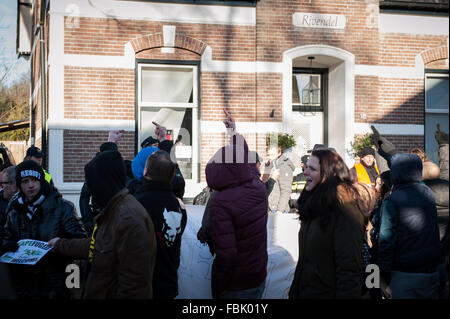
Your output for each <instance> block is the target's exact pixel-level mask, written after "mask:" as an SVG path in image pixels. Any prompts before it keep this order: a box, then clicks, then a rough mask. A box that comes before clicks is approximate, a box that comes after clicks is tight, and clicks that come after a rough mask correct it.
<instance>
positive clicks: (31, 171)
mask: <svg viewBox="0 0 450 319" xmlns="http://www.w3.org/2000/svg"><path fill="white" fill-rule="evenodd" d="M26 177H34V178H36V179H37V180H39V182H40V183H41V192H40V193H44V194H46V193H47V190H48V188H49V187H48V183H47V181H46V180H45V173H44V170H43V169H42V167H41V166H39V164H38V163H36V162H35V161H31V160H27V161H23V162H22V163H20V164H19V165H17V166H16V184H17V187H18V188H19V189H20V185H21V183H22V179H24V178H26Z"/></svg>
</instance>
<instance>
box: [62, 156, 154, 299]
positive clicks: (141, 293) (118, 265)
mask: <svg viewBox="0 0 450 319" xmlns="http://www.w3.org/2000/svg"><path fill="white" fill-rule="evenodd" d="M85 174H86V182H87V184H88V187H89V189H90V190H91V192H92V196H93V199H94V200H95V202H96V203H98V205H99V206H101V207H102V208H103V209H102V211H101V212H100V213H99V214H98V215H97V216H96V217H95V218H94V221H95V224H96V229H95V228H94V232H93V235H92V238H91V239H73V240H68V239H61V240H58V241H57V242H56V244H55V248H54V249H55V251H57V252H59V253H63V254H66V255H70V256H74V257H78V258H85V259H86V258H89V259H90V263H91V267H90V271H89V273H88V276H87V279H86V282H85V283H84V287H83V298H86V299H91V298H95V299H98V298H101V299H104V298H122V299H130V298H139V299H144V298H151V297H152V277H153V268H154V265H155V256H156V243H155V233H154V227H153V223H152V221H151V219H150V217H149V216H148V214H147V212H146V211H145V208H144V207H143V206H142V205H141V204H140V203H139V202H138V201H137V200H136V199H135V198H134V197H133V196H132V195H130V194H129V193H128V190H127V189H126V188H125V166H124V162H123V160H122V157H121V155H120V153H119V152H117V151H106V152H103V153H100V154H99V155H97V156H96V157H95V158H94V159H93V160H91V161H90V162H89V163H88V164H87V165H86V166H85Z"/></svg>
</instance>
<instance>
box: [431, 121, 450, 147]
mask: <svg viewBox="0 0 450 319" xmlns="http://www.w3.org/2000/svg"><path fill="white" fill-rule="evenodd" d="M434 138H435V139H436V142H437V143H438V144H448V134H447V133H445V132H444V131H441V125H440V124H439V123H438V124H437V131H436V132H435V133H434Z"/></svg>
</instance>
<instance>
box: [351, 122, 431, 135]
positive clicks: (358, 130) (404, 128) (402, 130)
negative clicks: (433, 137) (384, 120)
mask: <svg viewBox="0 0 450 319" xmlns="http://www.w3.org/2000/svg"><path fill="white" fill-rule="evenodd" d="M371 125H373V126H374V127H375V128H376V129H377V130H378V132H380V134H383V135H424V126H423V125H415V124H377V123H355V126H354V134H366V133H373V132H372V129H371V128H370V126H371Z"/></svg>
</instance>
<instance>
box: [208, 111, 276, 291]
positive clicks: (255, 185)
mask: <svg viewBox="0 0 450 319" xmlns="http://www.w3.org/2000/svg"><path fill="white" fill-rule="evenodd" d="M224 112H225V114H226V116H227V118H226V120H225V121H224V123H225V126H226V127H227V128H228V129H229V130H230V131H231V133H232V137H233V144H232V145H229V146H225V147H222V148H221V149H220V150H219V151H218V152H217V153H216V154H215V155H214V157H213V158H212V159H211V160H210V161H209V163H208V164H207V166H206V181H207V183H208V186H209V187H211V188H212V189H215V190H218V191H219V192H218V193H217V194H216V195H215V197H214V198H213V199H212V200H211V202H210V225H209V227H210V234H211V239H212V242H213V246H214V251H215V253H216V256H215V258H214V262H213V268H212V278H211V288H212V295H213V297H214V298H230V299H232V298H249V299H258V298H261V297H262V294H263V292H264V287H265V279H266V275H267V270H266V268H267V259H268V256H267V228H266V225H267V209H268V204H267V199H266V188H265V186H264V184H263V183H262V181H261V180H260V179H259V178H258V176H257V174H256V166H255V164H254V163H249V159H248V157H249V156H248V146H247V143H246V142H245V140H244V138H243V137H242V136H241V135H235V124H234V121H233V119H232V118H231V116H230V115H229V113H228V112H227V111H225V110H224ZM227 160H228V162H227Z"/></svg>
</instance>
